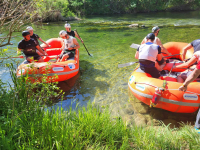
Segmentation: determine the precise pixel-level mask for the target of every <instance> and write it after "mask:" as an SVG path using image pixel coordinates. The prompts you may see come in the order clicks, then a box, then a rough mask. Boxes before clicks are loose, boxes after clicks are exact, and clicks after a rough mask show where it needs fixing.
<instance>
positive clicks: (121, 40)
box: [0, 12, 200, 117]
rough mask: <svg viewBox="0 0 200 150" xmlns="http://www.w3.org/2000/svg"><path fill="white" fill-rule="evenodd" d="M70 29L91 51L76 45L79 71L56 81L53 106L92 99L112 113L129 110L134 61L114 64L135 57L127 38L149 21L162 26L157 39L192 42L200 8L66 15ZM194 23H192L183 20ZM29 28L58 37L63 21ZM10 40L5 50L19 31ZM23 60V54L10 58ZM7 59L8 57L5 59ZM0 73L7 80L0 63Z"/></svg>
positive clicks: (134, 38) (136, 38)
mask: <svg viewBox="0 0 200 150" xmlns="http://www.w3.org/2000/svg"><path fill="white" fill-rule="evenodd" d="M70 23H71V26H72V29H77V30H78V33H79V34H80V36H81V37H82V39H83V40H84V43H85V45H86V47H87V49H88V51H89V53H91V54H92V55H93V57H90V56H88V54H87V52H86V50H85V48H84V46H83V45H82V43H81V42H80V41H79V40H78V42H79V44H80V45H81V48H80V74H79V75H77V76H76V77H74V78H73V79H71V80H69V81H65V82H61V83H59V86H60V87H61V89H63V90H64V91H66V94H65V97H64V101H62V102H56V104H55V106H57V107H64V108H66V109H67V108H69V107H70V106H71V105H72V107H73V108H75V107H76V105H77V104H79V105H80V106H83V105H86V104H87V102H88V101H92V102H95V103H96V104H98V105H100V107H106V106H109V107H110V109H111V110H112V115H114V116H117V115H120V116H122V117H127V116H131V115H132V114H133V113H134V112H133V108H132V105H131V104H130V103H129V96H128V86H127V81H128V77H129V76H130V74H131V72H132V71H133V69H134V68H135V66H136V65H133V66H129V67H125V68H118V67H117V66H118V64H123V63H127V62H132V61H136V60H135V58H134V55H135V51H136V49H132V48H130V45H131V44H132V43H137V44H140V42H141V41H142V39H143V38H144V37H145V36H146V35H147V34H148V33H150V32H151V28H152V26H154V25H158V26H160V27H161V30H160V33H159V36H158V37H159V38H160V39H161V41H162V43H166V42H170V41H176V42H191V41H192V40H195V39H198V38H199V31H200V28H199V27H200V17H199V12H185V13H183V12H178V13H164V12H162V13H149V14H133V15H122V16H107V17H105V16H104V17H101V16H90V17H87V18H84V19H83V20H81V21H71V22H70ZM132 23H140V24H144V25H146V26H147V27H146V28H129V27H127V26H128V25H129V24H132ZM182 25H195V26H182ZM33 28H34V29H35V30H34V33H36V34H38V35H39V36H40V37H41V38H42V39H43V40H48V39H49V38H52V37H58V36H59V35H58V33H59V31H60V30H64V22H58V23H49V24H48V25H47V24H44V25H43V27H42V28H44V29H45V30H42V29H40V28H36V26H33ZM15 35H16V36H17V37H15V38H14V39H13V40H12V43H13V45H12V46H10V47H9V50H8V55H10V56H13V55H15V53H16V50H17V43H18V42H19V41H20V40H21V39H22V37H21V33H20V32H18V33H15ZM15 61H18V63H19V62H22V61H23V59H15ZM6 62H10V60H6ZM0 77H1V78H2V79H3V80H4V81H8V82H11V79H10V77H9V72H8V70H7V69H5V68H4V67H1V68H0Z"/></svg>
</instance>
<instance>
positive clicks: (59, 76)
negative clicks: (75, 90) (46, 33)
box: [17, 38, 79, 83]
mask: <svg viewBox="0 0 200 150" xmlns="http://www.w3.org/2000/svg"><path fill="white" fill-rule="evenodd" d="M46 43H48V44H49V45H51V47H50V48H49V47H48V48H44V50H45V51H46V52H47V54H48V56H47V57H46V56H43V59H44V61H45V62H40V63H28V62H27V61H26V60H25V61H24V62H23V63H22V64H20V65H19V66H18V68H17V77H20V76H22V75H23V76H25V75H28V79H29V81H30V82H41V81H42V80H43V82H47V83H49V82H57V81H64V80H68V79H70V78H72V77H74V76H75V75H77V74H78V72H79V50H78V49H76V51H75V57H74V58H73V59H70V60H67V61H63V62H56V61H57V55H59V54H60V53H61V51H62V50H61V47H62V45H63V40H62V39H61V38H52V39H49V40H48V41H46ZM44 46H45V45H44V44H42V45H41V47H44ZM51 60H53V61H51Z"/></svg>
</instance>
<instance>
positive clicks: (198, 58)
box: [173, 51, 200, 83]
mask: <svg viewBox="0 0 200 150" xmlns="http://www.w3.org/2000/svg"><path fill="white" fill-rule="evenodd" d="M196 62H197V66H196V68H195V69H194V71H188V70H186V71H183V72H182V73H181V74H180V75H179V76H178V77H177V81H178V82H180V83H183V82H184V81H185V80H186V79H188V78H189V76H190V75H191V74H194V72H196V71H195V70H198V69H200V51H196V52H195V53H194V54H193V56H192V58H191V59H190V60H189V61H187V62H185V63H182V64H180V65H177V66H173V68H189V67H190V66H191V65H193V64H195V63H196ZM197 77H198V78H200V76H197ZM197 77H196V78H197Z"/></svg>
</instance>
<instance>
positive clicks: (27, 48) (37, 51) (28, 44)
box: [17, 31, 48, 62]
mask: <svg viewBox="0 0 200 150" xmlns="http://www.w3.org/2000/svg"><path fill="white" fill-rule="evenodd" d="M22 36H23V37H24V39H23V40H21V41H20V42H19V43H18V51H17V53H19V51H22V52H23V53H24V55H25V56H26V60H27V61H28V62H34V60H35V61H37V62H44V60H43V58H42V57H41V56H40V55H48V54H47V53H46V52H44V51H43V50H42V49H41V47H40V46H39V45H38V44H37V43H36V41H35V40H34V39H31V37H30V33H29V32H28V31H23V32H22Z"/></svg>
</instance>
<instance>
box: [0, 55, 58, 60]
mask: <svg viewBox="0 0 200 150" xmlns="http://www.w3.org/2000/svg"><path fill="white" fill-rule="evenodd" d="M39 56H47V57H48V56H49V55H39ZM51 56H52V57H56V56H58V55H51ZM51 56H49V57H51ZM24 57H25V56H23V55H20V56H16V57H7V58H0V59H11V58H24ZM30 57H31V56H30ZM32 57H33V56H32Z"/></svg>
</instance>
